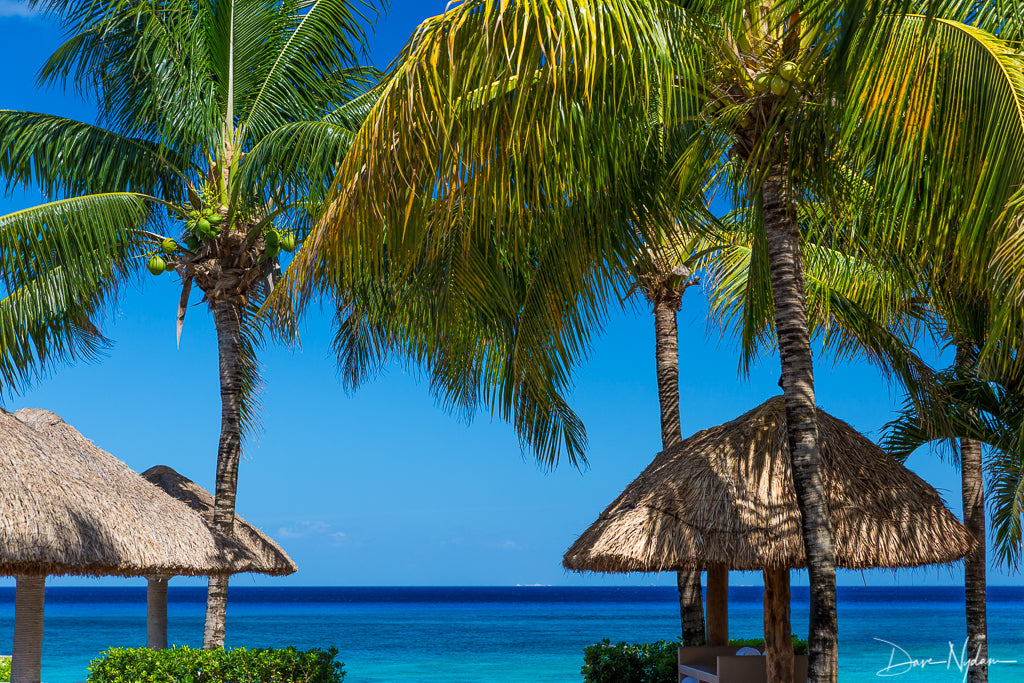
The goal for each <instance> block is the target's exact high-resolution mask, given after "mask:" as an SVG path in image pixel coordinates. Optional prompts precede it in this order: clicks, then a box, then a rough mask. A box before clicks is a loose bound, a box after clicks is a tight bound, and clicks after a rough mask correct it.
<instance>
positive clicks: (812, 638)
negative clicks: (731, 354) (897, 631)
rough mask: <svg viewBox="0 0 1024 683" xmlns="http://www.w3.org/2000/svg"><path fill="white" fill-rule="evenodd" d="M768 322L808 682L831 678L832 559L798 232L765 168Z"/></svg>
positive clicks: (835, 665) (834, 640) (781, 188)
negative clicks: (794, 517) (796, 538)
mask: <svg viewBox="0 0 1024 683" xmlns="http://www.w3.org/2000/svg"><path fill="white" fill-rule="evenodd" d="M762 193H763V194H762V201H763V210H764V225H765V232H766V234H767V241H768V259H769V264H770V268H771V285H772V296H773V298H774V302H775V329H776V333H777V334H778V339H779V356H780V358H781V361H782V378H781V380H780V384H781V385H782V391H783V394H784V395H785V401H786V423H787V431H788V439H789V452H790V458H791V463H792V472H793V487H794V489H795V491H796V498H797V504H798V505H799V507H800V515H801V523H802V530H803V538H804V550H805V553H806V555H807V570H808V574H809V579H810V584H811V604H810V632H809V634H808V641H809V652H808V671H807V677H808V681H809V682H810V683H836V681H837V680H838V676H839V626H838V623H837V620H836V562H835V548H834V545H833V540H832V529H831V526H830V523H829V517H828V509H827V507H826V505H825V497H824V486H823V484H822V479H821V452H820V450H819V448H818V429H817V420H816V415H815V405H814V372H813V360H812V355H811V343H810V334H809V331H808V323H807V302H806V292H805V289H804V286H805V285H804V272H803V258H802V254H801V252H800V235H799V229H798V226H797V224H796V221H795V219H794V217H793V213H792V210H791V206H790V202H789V200H788V197H787V194H786V188H785V180H784V176H783V174H782V172H781V170H780V169H779V168H778V167H776V168H774V169H772V171H771V172H770V174H769V177H768V178H767V179H766V180H765V181H764V185H763V186H762Z"/></svg>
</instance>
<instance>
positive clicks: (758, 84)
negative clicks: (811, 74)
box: [754, 62, 800, 97]
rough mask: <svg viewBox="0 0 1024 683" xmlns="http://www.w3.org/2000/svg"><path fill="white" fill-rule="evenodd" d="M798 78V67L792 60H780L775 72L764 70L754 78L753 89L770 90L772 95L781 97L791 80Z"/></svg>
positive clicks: (761, 91) (756, 90)
mask: <svg viewBox="0 0 1024 683" xmlns="http://www.w3.org/2000/svg"><path fill="white" fill-rule="evenodd" d="M799 78H800V68H799V67H798V66H797V65H796V64H794V63H793V62H782V63H781V64H779V66H778V68H777V69H775V72H774V73H773V72H771V71H768V72H765V73H762V74H760V75H758V76H757V77H756V78H755V79H754V91H755V92H757V93H764V92H768V91H769V90H771V91H772V94H773V95H777V96H778V97H782V96H783V95H785V94H786V93H788V92H789V89H790V86H791V84H792V83H793V82H795V81H796V80H798V79H799Z"/></svg>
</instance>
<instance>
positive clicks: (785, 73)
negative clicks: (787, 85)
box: [779, 62, 800, 81]
mask: <svg viewBox="0 0 1024 683" xmlns="http://www.w3.org/2000/svg"><path fill="white" fill-rule="evenodd" d="M779 75H780V76H782V78H783V79H785V80H787V81H795V80H796V79H797V78H798V77H799V76H800V67H798V66H797V65H796V64H794V63H793V62H783V63H782V64H780V65H779Z"/></svg>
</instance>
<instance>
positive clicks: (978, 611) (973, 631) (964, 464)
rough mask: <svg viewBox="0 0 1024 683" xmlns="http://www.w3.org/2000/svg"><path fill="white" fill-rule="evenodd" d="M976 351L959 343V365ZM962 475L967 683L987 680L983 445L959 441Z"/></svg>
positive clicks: (967, 366)
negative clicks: (967, 541)
mask: <svg viewBox="0 0 1024 683" xmlns="http://www.w3.org/2000/svg"><path fill="white" fill-rule="evenodd" d="M974 363H975V360H974V348H973V345H971V344H968V343H960V344H957V349H956V364H957V367H958V368H959V369H962V370H966V371H968V372H973V370H974V367H973V366H974ZM960 476H961V479H962V482H963V484H962V486H963V503H964V526H966V527H967V529H968V530H969V531H970V532H971V535H973V536H974V538H975V540H976V541H977V542H978V546H977V548H975V550H974V552H972V553H971V554H970V555H968V556H967V557H966V558H964V602H965V604H966V612H967V656H968V658H971V659H975V660H977V661H978V662H980V663H979V664H976V665H974V666H971V667H970V668H969V669H968V673H967V681H968V683H987V681H988V626H987V623H986V622H987V614H986V607H985V587H986V578H985V561H986V558H985V555H986V551H985V494H984V480H983V478H982V464H981V444H980V443H978V442H977V441H971V440H970V439H960Z"/></svg>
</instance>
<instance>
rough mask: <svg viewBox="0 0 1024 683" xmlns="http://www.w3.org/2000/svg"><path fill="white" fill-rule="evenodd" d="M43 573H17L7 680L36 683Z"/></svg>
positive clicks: (19, 682)
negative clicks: (12, 637) (12, 640)
mask: <svg viewBox="0 0 1024 683" xmlns="http://www.w3.org/2000/svg"><path fill="white" fill-rule="evenodd" d="M45 596H46V577H45V576H19V577H17V589H16V593H15V597H14V648H13V649H12V650H11V652H12V653H13V656H12V657H11V683H39V681H40V655H41V654H42V651H43V607H44V605H45V602H46V601H45Z"/></svg>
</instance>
